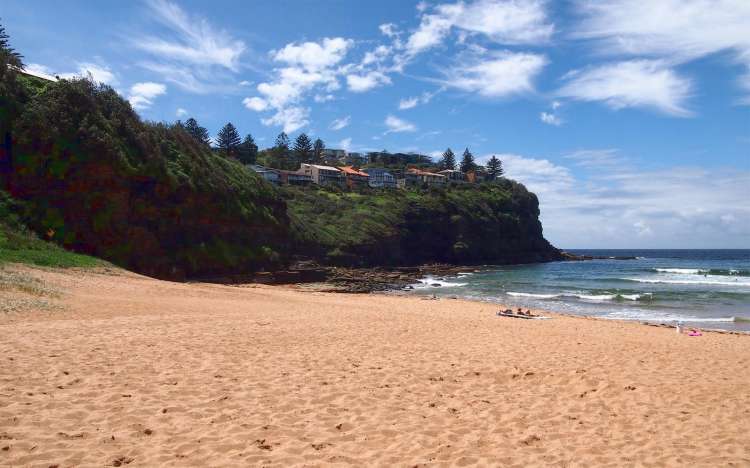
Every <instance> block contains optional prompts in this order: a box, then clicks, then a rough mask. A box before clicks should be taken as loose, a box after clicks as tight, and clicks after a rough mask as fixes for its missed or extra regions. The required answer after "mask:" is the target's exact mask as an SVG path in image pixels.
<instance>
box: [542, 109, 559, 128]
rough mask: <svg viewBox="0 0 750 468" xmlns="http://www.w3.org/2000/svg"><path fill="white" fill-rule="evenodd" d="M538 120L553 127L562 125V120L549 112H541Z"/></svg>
mask: <svg viewBox="0 0 750 468" xmlns="http://www.w3.org/2000/svg"><path fill="white" fill-rule="evenodd" d="M539 120H541V121H542V122H544V123H546V124H547V125H554V126H556V127H559V126H560V125H562V119H561V118H560V117H558V116H556V115H555V114H553V113H551V112H542V113H541V114H539Z"/></svg>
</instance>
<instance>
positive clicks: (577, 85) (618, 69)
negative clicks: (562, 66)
mask: <svg viewBox="0 0 750 468" xmlns="http://www.w3.org/2000/svg"><path fill="white" fill-rule="evenodd" d="M566 78H567V83H566V84H565V85H564V86H563V87H562V88H561V89H560V90H559V91H558V94H559V95H560V96H563V97H568V98H572V99H577V100H581V101H602V102H604V103H605V104H607V105H608V106H609V107H611V108H613V109H623V108H626V107H646V108H652V109H655V110H658V111H659V112H662V113H664V114H668V115H673V116H678V117H686V116H689V115H691V112H690V111H689V110H687V109H686V107H685V101H686V100H687V99H688V98H689V97H690V95H691V91H692V82H691V81H690V80H689V79H688V78H683V77H681V76H679V75H678V74H677V73H676V72H675V71H674V70H672V69H670V68H668V66H667V65H666V64H665V63H664V62H662V61H656V60H631V61H625V62H617V63H609V64H604V65H600V66H597V67H593V68H588V69H584V70H578V71H574V72H571V73H569V74H568V75H566Z"/></svg>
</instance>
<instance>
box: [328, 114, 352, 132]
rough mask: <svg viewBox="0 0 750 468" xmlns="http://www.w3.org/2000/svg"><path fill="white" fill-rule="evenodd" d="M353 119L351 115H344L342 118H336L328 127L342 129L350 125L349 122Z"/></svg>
mask: <svg viewBox="0 0 750 468" xmlns="http://www.w3.org/2000/svg"><path fill="white" fill-rule="evenodd" d="M350 121H351V116H348V115H347V116H346V117H342V118H340V119H335V120H334V121H333V122H331V125H329V127H328V128H330V129H331V130H341V129H343V128H346V127H348V126H349V122H350Z"/></svg>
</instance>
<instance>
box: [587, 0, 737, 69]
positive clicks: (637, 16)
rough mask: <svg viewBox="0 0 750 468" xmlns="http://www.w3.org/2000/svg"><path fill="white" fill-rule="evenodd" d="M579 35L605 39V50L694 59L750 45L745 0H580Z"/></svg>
mask: <svg viewBox="0 0 750 468" xmlns="http://www.w3.org/2000/svg"><path fill="white" fill-rule="evenodd" d="M577 7H578V10H579V12H580V13H581V14H582V15H583V16H584V18H583V21H581V23H580V25H579V26H578V28H577V31H576V32H575V33H574V35H575V36H576V37H580V38H587V39H597V40H599V41H601V50H602V51H603V52H606V53H612V52H617V53H624V54H631V55H640V56H642V55H653V56H657V57H664V56H667V57H671V58H672V59H676V60H693V59H696V58H699V57H703V56H705V55H709V54H712V53H715V52H718V51H721V50H728V49H734V50H736V51H737V52H747V51H750V27H749V25H750V2H747V1H746V0H715V1H706V0H658V1H653V2H650V3H649V7H648V8H644V7H643V2H641V1H639V0H599V1H596V2H591V1H580V0H579V1H578V2H577Z"/></svg>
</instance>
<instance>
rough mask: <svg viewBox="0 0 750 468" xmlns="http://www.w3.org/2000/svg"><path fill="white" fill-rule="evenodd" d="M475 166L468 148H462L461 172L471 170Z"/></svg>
mask: <svg viewBox="0 0 750 468" xmlns="http://www.w3.org/2000/svg"><path fill="white" fill-rule="evenodd" d="M476 168H477V164H476V163H475V162H474V155H473V154H471V152H470V151H469V148H466V149H465V150H464V156H463V158H462V159H461V172H464V173H466V172H471V171H473V170H475V169H476Z"/></svg>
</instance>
